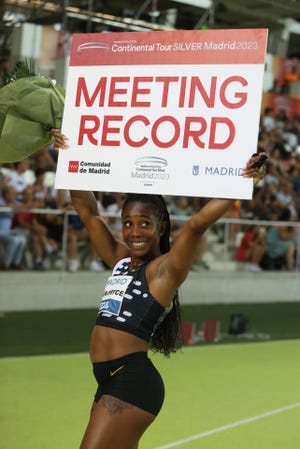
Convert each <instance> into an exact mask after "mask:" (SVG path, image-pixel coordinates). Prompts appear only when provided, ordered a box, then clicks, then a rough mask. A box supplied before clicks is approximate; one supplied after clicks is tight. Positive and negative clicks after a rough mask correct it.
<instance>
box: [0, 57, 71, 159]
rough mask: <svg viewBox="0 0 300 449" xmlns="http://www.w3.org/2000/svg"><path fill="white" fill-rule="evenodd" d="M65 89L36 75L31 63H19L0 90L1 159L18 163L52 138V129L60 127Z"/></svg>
mask: <svg viewBox="0 0 300 449" xmlns="http://www.w3.org/2000/svg"><path fill="white" fill-rule="evenodd" d="M64 99H65V92H64V89H63V87H61V86H60V85H59V84H55V85H54V83H53V82H52V81H51V80H50V79H48V78H45V77H43V76H37V75H35V73H34V68H33V65H32V63H31V64H30V65H28V62H27V61H25V62H20V63H18V67H17V70H16V72H15V73H14V74H13V75H12V77H11V79H10V81H9V83H8V84H7V85H5V86H4V87H2V88H1V89H0V162H17V161H20V160H22V159H25V158H26V157H28V156H30V155H31V154H33V153H34V152H35V151H37V150H39V149H41V148H43V147H44V146H45V145H47V144H49V143H50V142H51V141H53V137H52V136H51V135H50V134H49V130H50V129H51V128H58V129H60V128H61V123H62V117H63V109H64Z"/></svg>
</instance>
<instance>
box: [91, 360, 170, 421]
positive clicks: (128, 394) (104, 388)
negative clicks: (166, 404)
mask: <svg viewBox="0 0 300 449" xmlns="http://www.w3.org/2000/svg"><path fill="white" fill-rule="evenodd" d="M93 372H94V375H95V377H96V380H97V382H98V389H97V391H96V394H95V402H98V401H99V399H100V398H101V396H102V395H110V396H113V397H115V398H118V399H120V400H122V401H124V402H127V403H129V404H132V405H135V406H136V407H139V408H141V409H142V410H145V411H147V412H150V413H152V414H153V415H155V416H156V415H157V414H158V412H159V411H160V409H161V406H162V404H163V401H164V396H165V390H164V384H163V381H162V378H161V375H160V374H159V372H158V371H157V369H156V368H155V366H154V365H153V363H152V362H151V360H150V359H149V358H148V355H147V353H146V352H135V353H133V354H129V355H126V356H124V357H120V358H118V359H114V360H109V361H107V362H97V363H93Z"/></svg>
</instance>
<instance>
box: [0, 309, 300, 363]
mask: <svg viewBox="0 0 300 449" xmlns="http://www.w3.org/2000/svg"><path fill="white" fill-rule="evenodd" d="M96 313H97V311H96V310H94V309H82V310H59V311H58V310H57V311H43V312H10V313H6V314H4V315H3V316H1V317H0V357H5V356H17V355H35V354H58V353H72V352H84V351H87V350H88V346H89V339H90V334H91V329H92V326H93V324H94V322H95V318H96ZM232 313H243V314H245V315H246V316H247V317H248V318H249V321H250V331H252V332H258V333H263V334H269V335H270V336H271V339H273V340H277V339H296V338H300V326H299V323H300V302H298V303H296V302H294V303H275V304H217V305H195V306H183V307H182V319H183V320H187V321H195V322H196V325H197V329H198V330H200V329H201V328H202V326H203V322H204V321H205V320H208V319H217V320H219V321H220V324H221V333H222V334H223V335H224V336H225V334H226V332H227V329H228V324H229V319H230V315H231V314H232ZM228 341H230V340H228V337H226V338H223V340H221V342H220V343H221V344H222V343H228ZM232 341H239V339H232ZM201 344H203V343H201Z"/></svg>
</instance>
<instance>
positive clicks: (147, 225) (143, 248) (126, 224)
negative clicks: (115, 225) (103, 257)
mask: <svg viewBox="0 0 300 449" xmlns="http://www.w3.org/2000/svg"><path fill="white" fill-rule="evenodd" d="M122 232H123V239H124V241H125V243H126V244H127V245H128V247H129V249H130V251H131V257H132V259H133V260H134V261H135V263H139V261H145V260H151V259H153V258H155V257H157V256H158V255H159V254H160V250H159V240H160V233H161V232H162V225H161V222H160V220H159V218H158V217H157V215H156V214H155V211H154V210H153V207H151V205H149V204H144V203H140V202H134V203H129V204H128V205H127V206H126V207H125V209H124V211H123V216H122Z"/></svg>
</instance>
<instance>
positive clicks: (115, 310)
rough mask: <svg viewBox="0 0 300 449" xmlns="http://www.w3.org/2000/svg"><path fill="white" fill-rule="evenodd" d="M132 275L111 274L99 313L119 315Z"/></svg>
mask: <svg viewBox="0 0 300 449" xmlns="http://www.w3.org/2000/svg"><path fill="white" fill-rule="evenodd" d="M131 280H132V276H110V277H109V278H108V280H107V283H106V286H105V291H104V295H103V297H102V299H101V301H100V306H99V313H108V314H111V315H119V313H120V310H121V307H122V303H123V299H124V295H125V292H126V290H127V287H128V285H129V284H130V282H131Z"/></svg>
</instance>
